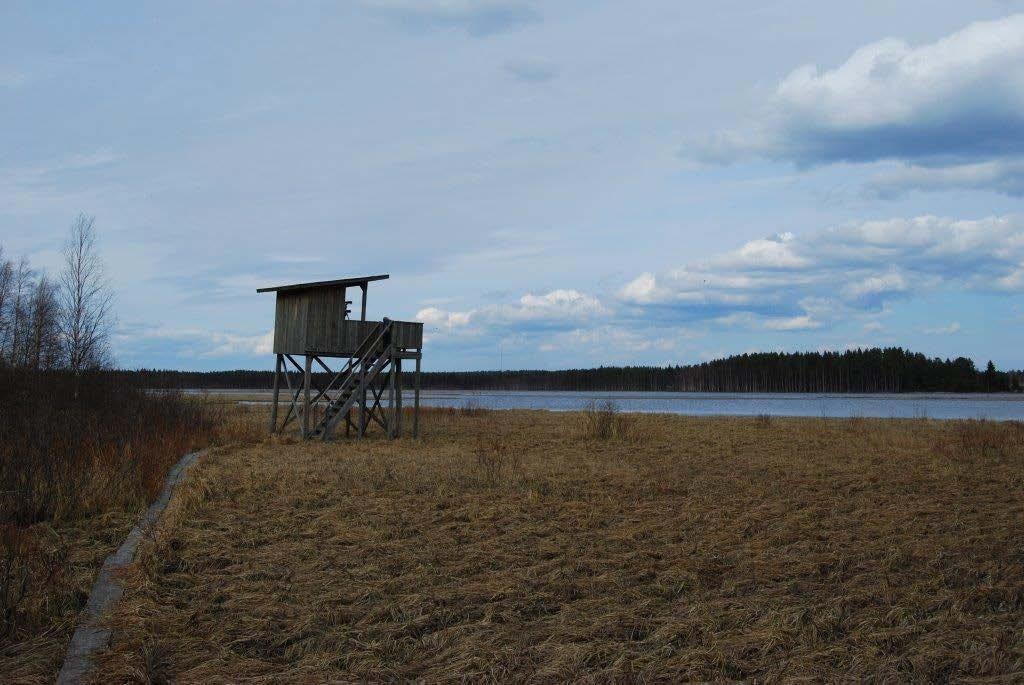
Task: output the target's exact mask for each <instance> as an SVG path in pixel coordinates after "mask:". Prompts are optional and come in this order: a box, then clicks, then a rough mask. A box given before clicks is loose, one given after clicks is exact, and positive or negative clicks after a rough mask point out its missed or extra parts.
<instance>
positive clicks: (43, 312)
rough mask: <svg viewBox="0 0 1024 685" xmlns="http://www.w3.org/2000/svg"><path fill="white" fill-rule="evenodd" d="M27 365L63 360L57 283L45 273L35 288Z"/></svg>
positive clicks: (34, 366) (47, 365) (54, 365)
mask: <svg viewBox="0 0 1024 685" xmlns="http://www.w3.org/2000/svg"><path fill="white" fill-rule="evenodd" d="M30 313H31V317H30V321H29V333H28V336H27V349H26V359H25V365H26V366H27V367H28V368H30V369H35V370H37V371H38V370H40V369H54V368H57V367H58V366H59V365H60V363H61V356H62V355H61V335H60V303H59V302H58V301H57V286H56V284H55V283H54V282H53V281H52V280H51V279H50V278H49V277H48V276H46V275H45V274H44V275H42V276H40V277H39V280H38V281H36V282H35V285H34V286H33V289H32V299H31V303H30Z"/></svg>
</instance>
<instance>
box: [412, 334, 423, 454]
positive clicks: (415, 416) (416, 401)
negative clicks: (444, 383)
mask: <svg viewBox="0 0 1024 685" xmlns="http://www.w3.org/2000/svg"><path fill="white" fill-rule="evenodd" d="M422 358H423V355H422V354H421V353H419V352H417V353H416V376H415V377H414V378H413V380H412V383H413V393H412V437H414V438H418V437H420V361H421V360H422Z"/></svg>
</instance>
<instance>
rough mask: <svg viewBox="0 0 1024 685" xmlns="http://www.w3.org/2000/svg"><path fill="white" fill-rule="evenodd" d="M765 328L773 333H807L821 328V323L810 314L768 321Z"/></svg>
mask: <svg viewBox="0 0 1024 685" xmlns="http://www.w3.org/2000/svg"><path fill="white" fill-rule="evenodd" d="M764 327H765V328H767V329H769V330H772V331H805V330H810V329H813V328H821V322H819V321H815V320H814V319H812V318H811V317H810V315H809V314H803V315H801V316H791V317H788V318H783V319H767V320H766V321H765V322H764Z"/></svg>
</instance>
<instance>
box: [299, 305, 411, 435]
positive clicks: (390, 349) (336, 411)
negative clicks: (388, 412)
mask: <svg viewBox="0 0 1024 685" xmlns="http://www.w3.org/2000/svg"><path fill="white" fill-rule="evenodd" d="M391 329H392V325H391V320H390V319H384V320H383V321H382V322H381V323H379V324H378V325H377V326H376V327H375V328H374V329H373V331H371V333H370V334H369V335H368V336H367V337H366V338H365V339H364V340H363V342H362V343H360V345H359V348H358V349H357V350H356V353H355V355H354V356H353V357H352V359H350V360H349V361H348V363H347V364H346V365H345V366H344V367H343V368H342V369H341V371H339V372H338V373H337V375H335V377H334V379H333V380H332V381H331V383H330V384H329V385H328V387H327V388H325V389H324V390H323V391H322V392H321V393H320V395H321V396H326V397H329V398H330V401H329V402H328V403H327V406H326V408H325V409H324V415H323V417H322V418H321V419H320V421H319V422H317V424H316V426H315V427H314V428H313V429H312V430H311V431H310V432H309V433H308V434H307V435H306V436H305V437H306V438H307V439H311V438H320V439H321V440H329V439H330V437H331V433H332V432H333V431H334V429H335V427H336V426H337V425H338V423H339V422H341V420H342V419H344V418H345V417H347V416H348V415H349V412H350V411H351V410H352V408H353V407H355V406H357V405H361V404H363V405H364V404H365V403H366V397H367V394H368V393H370V392H372V388H373V384H374V382H375V381H376V380H377V378H378V377H379V376H380V375H381V374H382V373H384V372H385V371H386V370H387V369H388V367H389V366H390V365H392V364H394V356H395V350H394V346H393V345H392V343H391ZM338 380H341V385H340V386H338V388H337V390H336V391H335V393H336V394H334V395H333V397H332V396H331V395H329V394H328V393H329V392H331V390H332V386H333V385H334V383H335V382H336V381H338ZM363 409H364V412H365V410H366V409H367V408H366V407H363ZM370 411H371V412H372V409H371V410H370ZM365 428H366V426H365V425H360V426H359V432H360V434H362V432H363V430H365Z"/></svg>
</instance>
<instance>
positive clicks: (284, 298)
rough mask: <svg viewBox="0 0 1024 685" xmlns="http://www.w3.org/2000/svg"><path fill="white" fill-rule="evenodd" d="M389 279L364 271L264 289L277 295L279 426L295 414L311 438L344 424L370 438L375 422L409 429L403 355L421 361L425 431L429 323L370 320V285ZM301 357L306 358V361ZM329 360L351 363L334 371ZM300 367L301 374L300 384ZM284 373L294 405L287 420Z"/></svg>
mask: <svg viewBox="0 0 1024 685" xmlns="http://www.w3.org/2000/svg"><path fill="white" fill-rule="evenodd" d="M386 278H388V275H387V274H381V275H377V276H360V277H356V278H341V279H337V280H333V281H315V282H311V283H294V284H291V285H280V286H275V287H271V288H259V289H258V290H257V291H256V292H258V293H267V292H273V293H277V306H276V313H275V317H274V354H275V356H276V357H277V360H276V364H275V370H274V399H273V404H272V405H271V417H270V430H271V432H278V431H280V430H283V429H284V428H285V427H287V426H288V425H289V424H290V423H291V422H292V421H293V420H295V421H297V423H298V426H299V432H300V434H301V435H302V436H303V437H304V438H321V439H323V440H326V439H328V438H329V437H330V436H331V435H332V434H333V432H334V429H335V428H336V427H337V425H338V424H339V423H341V422H344V423H345V434H346V435H351V433H352V432H353V431H354V432H355V433H356V434H357V435H358V436H359V437H362V436H363V435H364V434H365V433H366V430H367V428H368V427H369V424H370V422H375V423H377V424H379V425H380V426H381V428H383V429H384V431H385V432H386V433H387V434H388V435H389V436H390V437H398V436H399V435H401V433H402V389H403V378H402V361H403V360H413V361H414V362H415V370H414V374H413V416H412V433H413V435H414V436H416V435H418V434H419V404H420V364H421V360H422V358H423V324H422V323H418V322H414V321H393V320H391V319H388V318H384V319H382V320H381V321H369V320H367V319H366V300H367V291H368V290H369V284H370V283H372V282H375V281H382V280H384V279H386ZM356 288H358V289H359V291H360V295H361V305H360V308H359V311H360V315H359V318H358V319H353V318H351V309H350V306H349V305H351V304H352V300H349V299H348V293H349V292H353V291H355V289H356ZM298 357H302V358H303V363H302V364H300V363H299V361H298V360H297V358H298ZM328 359H344V360H345V361H344V362H343V363H341V365H340V368H339V369H338V370H337V371H334V370H332V369H331V367H330V366H329V365H328V363H327V361H326V360H328ZM332 363H334V364H335V365H337V364H338V362H332ZM314 365H315V367H314ZM315 372H325V373H326V376H323V377H324V378H326V379H327V381H326V382H322V381H321V380H320V379H319V378H318V375H320V374H319V373H315ZM292 373H296V374H298V378H297V379H296V382H295V383H294V384H293V383H292ZM282 379H283V380H284V383H285V385H286V387H287V390H288V394H289V395H290V396H291V403H290V404H289V405H288V411H287V412H286V414H285V416H284V418H283V419H282V420H281V422H280V424H279V423H278V399H279V397H280V392H281V381H282Z"/></svg>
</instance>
